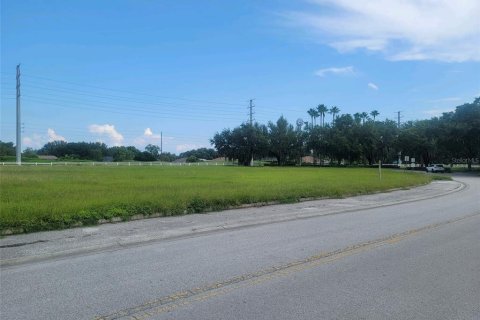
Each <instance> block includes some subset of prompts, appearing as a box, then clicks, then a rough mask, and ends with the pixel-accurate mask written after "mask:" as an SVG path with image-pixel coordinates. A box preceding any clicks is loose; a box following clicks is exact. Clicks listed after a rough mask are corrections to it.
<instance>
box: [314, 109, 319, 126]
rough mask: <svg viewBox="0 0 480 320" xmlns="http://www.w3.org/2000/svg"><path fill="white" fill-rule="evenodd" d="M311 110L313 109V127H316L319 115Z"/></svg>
mask: <svg viewBox="0 0 480 320" xmlns="http://www.w3.org/2000/svg"><path fill="white" fill-rule="evenodd" d="M312 109H313V122H314V126H316V125H317V118H318V116H319V115H320V114H319V113H318V111H317V109H314V108H312Z"/></svg>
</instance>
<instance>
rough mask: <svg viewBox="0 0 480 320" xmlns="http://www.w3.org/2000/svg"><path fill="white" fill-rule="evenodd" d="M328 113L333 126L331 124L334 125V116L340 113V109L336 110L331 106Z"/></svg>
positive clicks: (335, 107) (336, 108)
mask: <svg viewBox="0 0 480 320" xmlns="http://www.w3.org/2000/svg"><path fill="white" fill-rule="evenodd" d="M328 112H329V113H330V114H331V115H332V126H333V124H334V123H335V116H336V115H337V114H339V113H340V108H338V107H337V106H333V107H331V108H330V110H329V111H328Z"/></svg>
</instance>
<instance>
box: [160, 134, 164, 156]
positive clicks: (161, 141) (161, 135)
mask: <svg viewBox="0 0 480 320" xmlns="http://www.w3.org/2000/svg"><path fill="white" fill-rule="evenodd" d="M162 153H163V132H162V131H160V154H162Z"/></svg>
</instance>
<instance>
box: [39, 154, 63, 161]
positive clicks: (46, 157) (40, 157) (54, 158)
mask: <svg viewBox="0 0 480 320" xmlns="http://www.w3.org/2000/svg"><path fill="white" fill-rule="evenodd" d="M38 159H42V160H58V158H57V157H55V156H49V155H42V156H38Z"/></svg>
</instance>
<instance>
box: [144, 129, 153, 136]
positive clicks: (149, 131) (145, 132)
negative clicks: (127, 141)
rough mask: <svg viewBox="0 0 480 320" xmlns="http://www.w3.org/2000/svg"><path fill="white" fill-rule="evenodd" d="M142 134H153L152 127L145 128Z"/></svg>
mask: <svg viewBox="0 0 480 320" xmlns="http://www.w3.org/2000/svg"><path fill="white" fill-rule="evenodd" d="M143 135H144V136H146V137H151V136H153V132H152V129H150V128H147V129H145V131H144V132H143Z"/></svg>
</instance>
